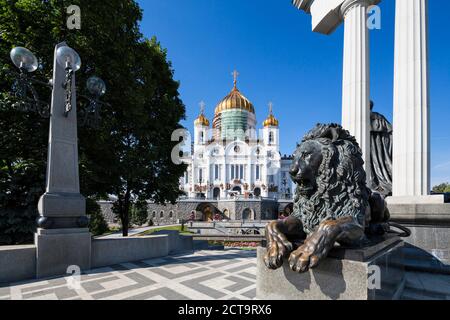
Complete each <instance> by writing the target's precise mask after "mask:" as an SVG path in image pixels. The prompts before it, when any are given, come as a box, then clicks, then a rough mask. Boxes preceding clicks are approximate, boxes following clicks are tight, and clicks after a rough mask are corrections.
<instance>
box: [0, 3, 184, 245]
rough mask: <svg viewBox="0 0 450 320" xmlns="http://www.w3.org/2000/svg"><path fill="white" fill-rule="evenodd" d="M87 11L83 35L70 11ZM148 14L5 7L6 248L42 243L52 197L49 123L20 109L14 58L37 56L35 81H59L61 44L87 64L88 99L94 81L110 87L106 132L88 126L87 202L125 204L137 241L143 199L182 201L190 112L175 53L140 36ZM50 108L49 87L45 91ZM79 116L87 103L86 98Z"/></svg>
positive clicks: (98, 6)
mask: <svg viewBox="0 0 450 320" xmlns="http://www.w3.org/2000/svg"><path fill="white" fill-rule="evenodd" d="M69 5H78V6H79V7H80V8H81V30H68V29H67V27H66V19H67V14H66V8H67V7H68V6H69ZM141 19H142V12H141V10H140V8H139V6H138V4H137V3H136V2H135V1H130V0H110V1H92V0H70V1H66V0H47V1H41V0H0V30H1V33H0V100H1V101H0V170H1V171H0V234H1V235H2V238H1V239H0V244H1V243H3V244H12V243H22V242H23V241H28V240H30V239H31V237H32V232H33V230H34V225H35V223H34V220H35V217H36V215H37V213H36V205H37V201H38V199H39V196H40V195H41V194H42V193H43V192H44V187H45V170H46V158H47V140H48V124H49V122H48V119H42V118H41V117H40V116H39V115H37V114H35V113H24V112H19V111H18V110H16V109H15V108H14V107H13V105H12V104H11V103H10V100H9V98H10V95H9V92H10V88H11V84H12V82H13V79H12V77H11V76H10V75H9V73H8V72H7V71H12V70H14V69H15V68H14V66H12V64H11V62H10V61H9V51H10V50H11V49H12V48H13V47H15V46H24V47H27V48H29V49H30V50H32V51H33V52H34V53H35V54H36V56H37V57H39V59H40V68H39V69H38V71H37V72H36V73H35V74H34V76H36V77H38V78H41V79H49V78H50V77H51V75H52V63H53V61H52V59H53V51H54V46H55V44H57V43H59V42H61V41H66V42H67V44H68V45H69V46H71V47H72V48H74V49H75V50H76V51H77V52H78V53H79V54H80V56H81V58H82V63H83V65H82V69H81V70H80V71H78V72H77V73H76V76H77V79H76V80H77V86H78V88H79V92H81V93H85V91H86V90H85V88H84V83H85V81H86V79H87V78H88V77H89V76H91V75H97V76H99V77H101V78H102V79H103V80H104V81H105V82H106V84H107V90H108V91H107V94H106V95H105V96H104V97H103V100H104V101H105V102H107V103H108V105H105V106H103V108H102V112H101V116H102V120H101V122H100V127H99V128H97V129H93V128H84V127H79V131H78V135H79V161H80V162H79V164H80V185H81V193H82V194H83V195H85V196H87V197H93V198H106V197H107V195H108V194H114V195H116V196H117V201H116V203H115V206H114V208H115V209H116V212H117V214H118V216H119V217H120V219H121V221H122V224H123V225H124V226H125V227H124V228H123V235H124V236H126V235H127V234H128V231H127V229H128V228H127V226H128V225H129V212H130V207H131V205H132V203H133V199H137V198H139V199H142V200H153V201H155V202H158V203H163V202H166V201H169V202H174V201H175V200H176V199H177V197H178V196H179V195H180V191H179V190H178V178H179V177H180V176H181V175H182V174H183V172H184V170H185V167H184V166H181V165H175V164H173V163H172V161H171V157H170V154H171V151H172V148H173V147H174V146H175V142H171V133H172V131H173V130H175V129H178V128H181V126H180V125H179V122H180V120H182V119H183V118H184V115H185V108H184V105H183V103H182V101H181V100H180V98H179V93H178V87H179V84H178V83H177V82H176V81H174V80H173V70H172V66H171V64H170V62H168V61H167V55H166V50H165V49H163V48H162V47H161V45H160V44H159V43H158V41H157V40H156V39H155V38H153V39H146V38H144V37H143V36H142V34H141V33H140V31H139V22H140V21H141ZM37 88H38V94H39V96H40V99H41V100H43V101H50V92H49V90H48V89H47V88H42V87H37ZM78 107H79V109H80V110H82V109H83V108H85V107H86V101H84V100H83V99H79V106H78Z"/></svg>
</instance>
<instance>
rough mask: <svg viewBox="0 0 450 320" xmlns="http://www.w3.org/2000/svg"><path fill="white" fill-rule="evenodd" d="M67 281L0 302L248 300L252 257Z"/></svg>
mask: <svg viewBox="0 0 450 320" xmlns="http://www.w3.org/2000/svg"><path fill="white" fill-rule="evenodd" d="M80 278H81V281H80V285H78V286H71V285H70V282H71V280H73V278H71V277H62V278H54V279H48V280H39V281H37V280H34V281H27V282H21V283H15V284H10V285H9V286H3V287H2V286H0V300H22V299H26V300H28V299H29V300H42V299H44V300H54V299H58V300H93V299H94V300H146V299H151V300H158V299H159V300H166V299H167V300H174V299H177V300H217V299H219V300H238V299H239V300H251V299H254V298H255V296H256V251H241V250H224V251H197V252H195V253H194V254H187V255H177V256H170V257H164V258H158V259H150V260H144V261H139V262H133V263H123V264H119V265H114V266H111V267H106V268H100V269H95V270H91V271H89V272H88V273H86V274H83V275H81V277H80Z"/></svg>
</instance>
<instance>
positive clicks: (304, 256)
mask: <svg viewBox="0 0 450 320" xmlns="http://www.w3.org/2000/svg"><path fill="white" fill-rule="evenodd" d="M363 165H364V161H363V159H362V153H361V149H360V147H359V145H358V143H357V142H356V139H355V138H354V137H353V136H351V135H350V134H349V132H348V131H346V130H344V129H343V128H342V127H341V126H340V125H337V124H329V125H324V124H318V125H317V126H316V127H315V128H314V129H313V130H311V131H310V132H309V133H308V134H306V136H305V137H304V138H303V141H302V142H301V144H300V145H297V149H296V151H295V153H294V161H293V164H292V167H291V170H290V175H291V178H292V179H293V181H294V182H295V183H296V185H297V188H296V191H295V198H294V210H293V213H292V214H291V215H290V216H289V217H288V218H286V219H284V220H278V221H273V222H271V223H269V224H268V225H267V227H266V238H267V252H266V254H265V256H264V262H265V264H266V265H267V267H269V268H271V269H277V268H280V267H281V266H282V265H283V259H285V258H288V259H289V266H290V268H291V269H292V270H293V271H296V272H300V273H301V272H306V271H307V270H309V269H310V268H314V267H316V266H317V265H318V264H319V262H320V261H321V259H323V258H325V257H327V255H328V253H329V252H330V250H331V249H332V248H333V247H334V245H335V243H339V244H340V245H342V246H346V247H356V246H363V245H364V244H365V243H367V241H368V237H370V236H372V235H383V234H385V233H387V232H388V231H389V228H390V227H389V223H388V220H389V217H390V216H389V211H388V209H387V205H386V202H385V201H384V198H383V197H382V196H381V195H380V194H378V193H375V192H372V191H371V190H370V189H369V188H368V187H367V186H366V173H365V171H364V168H363Z"/></svg>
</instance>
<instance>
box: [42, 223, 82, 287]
mask: <svg viewBox="0 0 450 320" xmlns="http://www.w3.org/2000/svg"><path fill="white" fill-rule="evenodd" d="M35 243H36V244H37V251H36V253H37V263H36V277H37V278H45V277H50V276H55V275H63V274H66V273H67V268H68V267H70V266H76V267H77V268H79V269H80V270H89V269H90V268H91V233H90V232H89V229H87V228H86V229H84V228H75V229H49V230H45V229H39V230H38V232H37V233H36V234H35Z"/></svg>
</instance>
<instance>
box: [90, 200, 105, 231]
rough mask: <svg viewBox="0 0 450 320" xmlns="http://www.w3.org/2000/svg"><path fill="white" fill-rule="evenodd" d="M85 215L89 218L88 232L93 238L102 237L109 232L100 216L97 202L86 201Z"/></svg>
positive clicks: (101, 215) (100, 211)
mask: <svg viewBox="0 0 450 320" xmlns="http://www.w3.org/2000/svg"><path fill="white" fill-rule="evenodd" d="M86 213H87V215H88V217H89V231H90V232H91V233H92V235H94V236H99V235H102V234H104V233H106V232H108V231H109V227H108V223H107V222H106V220H105V218H104V217H103V214H102V209H101V208H100V205H99V204H98V203H97V201H95V200H93V199H89V198H88V199H86Z"/></svg>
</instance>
